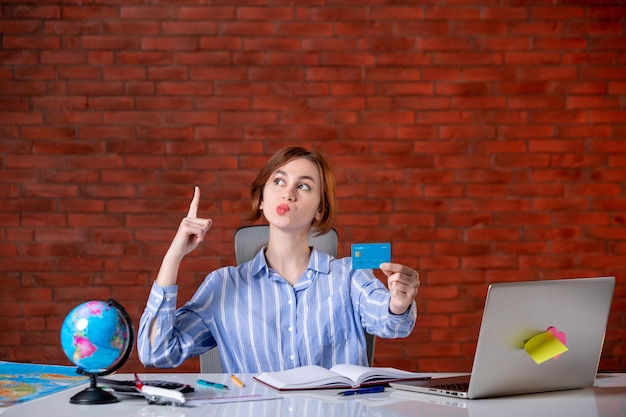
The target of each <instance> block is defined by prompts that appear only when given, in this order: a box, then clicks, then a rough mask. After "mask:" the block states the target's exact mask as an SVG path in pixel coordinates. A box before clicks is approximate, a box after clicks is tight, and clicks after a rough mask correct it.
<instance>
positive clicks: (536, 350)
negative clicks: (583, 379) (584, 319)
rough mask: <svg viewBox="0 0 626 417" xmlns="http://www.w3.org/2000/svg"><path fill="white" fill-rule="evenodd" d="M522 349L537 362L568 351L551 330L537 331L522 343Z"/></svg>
mask: <svg viewBox="0 0 626 417" xmlns="http://www.w3.org/2000/svg"><path fill="white" fill-rule="evenodd" d="M524 350H525V351H526V353H528V355H529V356H530V357H531V358H532V359H533V360H534V361H535V362H536V363H537V364H540V363H543V362H545V361H547V360H548V359H552V358H555V357H557V356H559V355H560V354H561V353H563V352H567V351H568V349H567V346H565V344H564V343H563V342H561V341H560V340H559V339H558V338H557V337H556V336H555V335H554V333H553V332H551V331H547V332H543V333H539V334H538V335H537V336H534V337H531V338H530V339H529V340H528V341H527V342H526V343H525V344H524Z"/></svg>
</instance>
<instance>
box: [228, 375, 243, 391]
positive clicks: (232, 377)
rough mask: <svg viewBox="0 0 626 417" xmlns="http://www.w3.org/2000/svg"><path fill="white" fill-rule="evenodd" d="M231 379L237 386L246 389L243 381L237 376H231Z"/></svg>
mask: <svg viewBox="0 0 626 417" xmlns="http://www.w3.org/2000/svg"><path fill="white" fill-rule="evenodd" d="M230 378H231V379H232V380H233V381H235V384H237V385H239V386H240V387H241V388H243V387H244V385H243V382H241V380H240V379H239V378H237V377H236V376H235V375H231V376H230Z"/></svg>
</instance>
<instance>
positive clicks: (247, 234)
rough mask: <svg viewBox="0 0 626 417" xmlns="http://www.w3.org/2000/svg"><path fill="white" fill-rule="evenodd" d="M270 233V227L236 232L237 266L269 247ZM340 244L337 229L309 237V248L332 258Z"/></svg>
mask: <svg viewBox="0 0 626 417" xmlns="http://www.w3.org/2000/svg"><path fill="white" fill-rule="evenodd" d="M269 233H270V227H269V226H268V225H258V226H244V227H240V228H239V229H237V231H236V232H235V261H236V262H237V265H239V264H242V263H244V262H248V261H249V260H250V259H252V258H254V256H255V255H256V254H257V253H258V252H259V250H261V248H262V247H263V246H265V245H267V242H268V240H269ZM338 242H339V236H338V235H337V231H336V230H335V229H332V230H331V231H329V232H328V233H326V234H324V235H321V236H314V235H310V236H309V246H313V247H314V248H316V249H317V250H320V251H322V252H325V253H327V254H329V255H332V256H337V245H338Z"/></svg>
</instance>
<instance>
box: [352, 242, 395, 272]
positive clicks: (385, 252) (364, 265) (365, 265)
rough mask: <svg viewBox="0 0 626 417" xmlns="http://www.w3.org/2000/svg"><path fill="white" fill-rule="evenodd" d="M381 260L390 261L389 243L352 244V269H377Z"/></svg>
mask: <svg viewBox="0 0 626 417" xmlns="http://www.w3.org/2000/svg"><path fill="white" fill-rule="evenodd" d="M383 262H391V243H389V242H386V243H354V244H353V245H352V269H377V268H378V267H380V264H382V263H383Z"/></svg>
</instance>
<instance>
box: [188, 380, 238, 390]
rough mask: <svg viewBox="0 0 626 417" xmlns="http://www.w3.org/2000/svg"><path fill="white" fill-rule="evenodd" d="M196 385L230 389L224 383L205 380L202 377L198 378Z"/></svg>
mask: <svg viewBox="0 0 626 417" xmlns="http://www.w3.org/2000/svg"><path fill="white" fill-rule="evenodd" d="M196 382H198V385H202V386H203V387H209V388H215V389H230V388H228V386H226V385H224V384H218V383H217V382H211V381H206V380H204V379H199V380H198V381H196Z"/></svg>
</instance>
